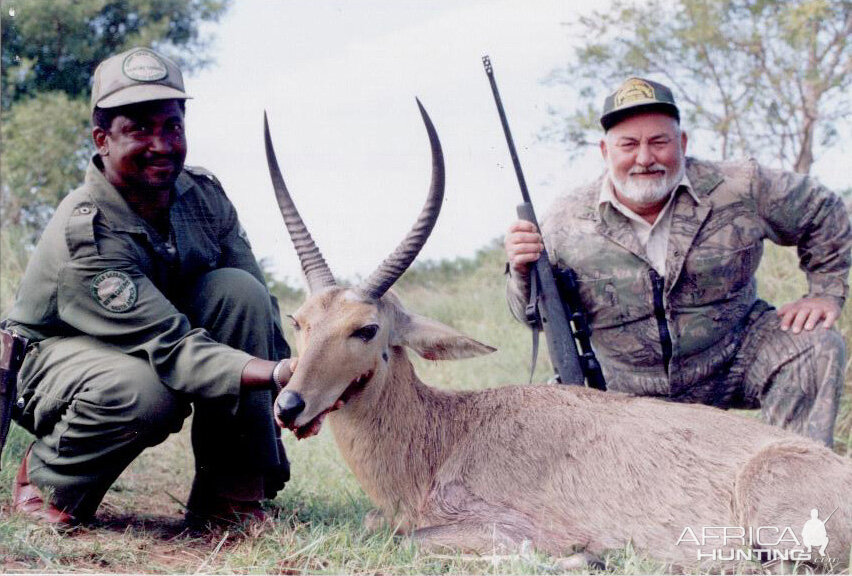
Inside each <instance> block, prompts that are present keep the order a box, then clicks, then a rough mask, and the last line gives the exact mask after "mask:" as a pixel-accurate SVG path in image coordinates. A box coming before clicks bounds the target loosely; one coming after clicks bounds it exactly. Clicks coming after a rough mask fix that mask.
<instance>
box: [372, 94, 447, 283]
mask: <svg viewBox="0 0 852 576" xmlns="http://www.w3.org/2000/svg"><path fill="white" fill-rule="evenodd" d="M417 106H418V107H419V108H420V115H421V116H422V117H423V123H424V124H425V125H426V132H427V133H428V134H429V146H430V147H431V149H432V184H431V185H430V186H429V195H428V196H427V197H426V204H424V206H423V209H422V210H421V211H420V215H419V216H418V217H417V221H416V222H415V223H414V227H413V228H412V229H411V230H410V231H409V232H408V234H407V235H406V236H405V239H404V240H403V241H402V242H401V243H400V244H399V246H397V247H396V250H394V251H393V253H391V255H390V256H388V257H387V258H386V259H385V261H384V262H382V264H381V265H380V266H379V267H378V268H377V269H376V271H375V272H373V273H372V274H371V275H370V277H369V278H367V279H366V280H365V281H364V282H362V283H361V284H360V285H359V286H358V287H357V290H358V291H359V292H360V293H361V294H362V295H363V296H366V297H367V298H370V299H374V300H378V299H379V298H381V297H382V295H383V294H384V293H385V292H387V291H388V289H389V288H390V287H391V286H393V283H394V282H396V281H397V280H398V279H399V277H400V276H402V274H403V272H405V271H406V269H407V268H408V267H409V266H410V265H411V263H412V262H414V259H415V258H416V257H417V254H419V253H420V250H421V248H423V245H424V244H426V240H427V239H428V238H429V234H431V232H432V228H434V227H435V222H437V221H438V215H439V214H440V213H441V203H442V202H443V200H444V155H443V153H442V152H441V143H440V141H438V133H437V132H436V131H435V126H433V125H432V120H431V119H430V118H429V114H427V113H426V109H425V108H423V104H421V103H420V100H419V99H418V100H417Z"/></svg>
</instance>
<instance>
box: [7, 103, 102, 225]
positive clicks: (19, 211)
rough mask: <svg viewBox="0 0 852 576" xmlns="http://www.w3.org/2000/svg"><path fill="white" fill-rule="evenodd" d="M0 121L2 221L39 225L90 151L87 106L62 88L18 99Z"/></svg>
mask: <svg viewBox="0 0 852 576" xmlns="http://www.w3.org/2000/svg"><path fill="white" fill-rule="evenodd" d="M5 116H6V117H5V118H4V120H3V124H2V144H0V150H2V155H3V163H2V165H0V180H1V181H2V183H3V196H2V199H1V200H0V207H2V222H3V224H4V225H10V224H11V225H13V226H22V227H23V228H24V229H26V230H41V229H42V228H44V226H45V225H46V224H47V221H48V220H49V219H50V217H51V216H52V215H53V209H54V207H55V206H56V205H57V204H58V203H59V201H60V200H61V199H62V198H63V197H64V196H65V195H66V194H67V193H68V192H70V191H71V190H73V189H74V188H75V187H76V186H78V185H79V184H80V183H81V181H82V178H83V173H84V172H85V169H86V164H87V162H88V158H89V155H90V154H91V152H92V151H93V147H92V145H91V138H90V135H89V134H90V132H89V109H88V106H87V105H86V103H85V102H84V101H82V100H80V99H72V98H70V97H69V96H68V95H67V94H66V93H64V92H46V93H42V94H39V95H37V96H35V97H33V98H28V99H26V100H22V101H19V102H17V103H16V104H15V105H14V106H12V108H11V109H10V110H9V111H8V113H7V114H6V115H5Z"/></svg>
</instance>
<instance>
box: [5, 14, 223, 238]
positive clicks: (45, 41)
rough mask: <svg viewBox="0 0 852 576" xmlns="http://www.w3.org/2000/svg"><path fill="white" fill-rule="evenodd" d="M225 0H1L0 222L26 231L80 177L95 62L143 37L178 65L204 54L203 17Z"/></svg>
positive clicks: (33, 229)
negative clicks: (0, 133) (0, 158)
mask: <svg viewBox="0 0 852 576" xmlns="http://www.w3.org/2000/svg"><path fill="white" fill-rule="evenodd" d="M227 5H228V0H136V1H129V0H123V1H107V0H73V1H72V0H2V1H0V12H2V18H0V25H2V54H0V59H1V60H0V65H2V70H3V78H2V80H3V82H2V105H0V114H2V143H0V153H2V157H3V162H2V167H0V170H2V171H0V180H2V185H0V191H2V201H0V208H2V212H0V225H2V226H4V227H5V226H16V225H17V226H23V227H25V228H26V229H27V230H28V231H29V232H30V236H31V237H34V236H36V235H37V234H38V232H39V231H40V230H41V229H42V228H43V226H44V224H45V223H46V222H47V220H48V219H49V218H50V216H51V214H52V213H53V208H54V207H55V206H56V204H57V202H58V201H59V200H60V199H61V198H62V197H64V196H65V195H66V194H67V193H68V192H69V191H71V190H72V189H73V188H74V187H76V186H77V185H79V184H80V182H81V180H82V175H83V172H84V170H85V167H86V163H87V160H88V156H89V154H90V153H91V145H90V143H89V114H90V112H89V104H88V98H89V96H88V95H89V86H90V85H91V78H92V73H93V72H94V70H95V67H96V66H97V64H98V62H100V61H101V60H103V59H104V58H106V57H108V56H110V55H112V54H115V53H116V52H120V51H121V50H124V49H127V48H130V47H132V46H137V45H147V46H152V47H154V48H156V49H157V50H159V51H161V52H163V53H165V54H167V55H168V56H170V57H172V58H174V59H175V60H176V61H178V62H179V63H180V64H181V66H182V67H183V69H184V70H194V69H198V68H200V67H203V66H205V65H207V64H208V63H209V60H208V58H207V57H206V49H207V46H208V43H209V40H208V38H206V37H205V36H204V35H203V34H202V31H201V25H202V23H203V22H208V21H217V20H218V19H219V17H220V16H221V15H222V14H223V13H224V11H225V10H226V8H227Z"/></svg>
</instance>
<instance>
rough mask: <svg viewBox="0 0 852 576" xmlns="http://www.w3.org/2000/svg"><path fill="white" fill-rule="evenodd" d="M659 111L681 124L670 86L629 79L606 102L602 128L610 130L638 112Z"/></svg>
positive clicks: (602, 115) (651, 81)
mask: <svg viewBox="0 0 852 576" xmlns="http://www.w3.org/2000/svg"><path fill="white" fill-rule="evenodd" d="M650 111H657V112H662V113H664V114H668V115H669V116H672V117H673V118H675V119H676V120H677V121H678V122H680V110H678V108H677V105H676V104H675V99H674V94H672V91H671V90H670V89H669V87H668V86H664V85H662V84H660V83H658V82H654V81H653V80H645V79H644V78H628V79H627V80H625V81H624V82H623V83H622V84H621V86H619V87H618V90H616V91H615V92H613V93H612V94H610V95H609V96H607V97H606V100H604V107H603V114H601V126H603V129H604V130H605V131H606V130H609V129H610V128H612V127H613V126H615V125H616V124H618V123H619V122H621V121H622V120H624V119H625V118H627V117H628V116H632V115H633V114H636V113H638V112H650Z"/></svg>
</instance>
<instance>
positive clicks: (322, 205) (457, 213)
mask: <svg viewBox="0 0 852 576" xmlns="http://www.w3.org/2000/svg"><path fill="white" fill-rule="evenodd" d="M601 5H602V3H601V0H596V1H586V0H583V1H572V2H567V1H556V0H534V1H529V0H527V1H522V0H497V1H495V0H490V1H486V0H482V1H466V2H459V1H458V0H451V1H450V0H446V1H445V0H430V1H428V2H426V1H423V0H393V1H390V0H366V1H365V0H357V1H353V0H313V1H308V0H303V1H293V0H287V1H285V0H239V1H238V2H234V3H233V4H232V6H231V8H230V10H229V11H228V13H227V14H226V16H225V17H224V18H223V19H222V21H221V22H220V23H219V24H217V25H216V26H215V28H214V30H215V34H216V40H215V42H214V44H213V47H212V48H213V49H212V54H213V56H214V58H215V59H216V64H214V65H213V66H212V67H210V68H209V69H207V70H204V71H201V72H199V73H197V74H194V75H192V76H189V77H187V79H186V83H187V90H188V91H189V92H190V93H191V94H192V95H193V96H195V99H194V100H192V101H191V102H190V103H189V106H188V115H187V130H188V135H189V145H190V148H189V156H188V158H187V163H188V164H194V165H200V166H204V167H205V168H207V169H209V170H211V171H213V172H214V173H215V174H216V175H217V176H218V177H219V179H220V180H221V181H222V183H223V185H224V186H225V189H226V191H227V193H228V195H229V196H230V197H231V199H232V201H233V202H234V204H235V205H236V207H237V210H238V212H239V214H240V219H241V221H242V223H243V225H244V227H245V228H246V230H247V231H248V234H249V238H250V239H251V241H252V244H253V246H254V250H255V253H256V255H257V256H258V257H259V258H270V259H271V260H272V262H273V269H274V270H275V272H276V273H277V274H278V275H279V276H280V277H282V278H285V279H287V280H288V281H289V282H290V283H291V284H294V285H301V283H302V276H301V271H300V268H299V264H298V260H297V258H296V255H295V252H294V250H293V247H292V244H291V243H290V240H289V238H288V237H287V235H286V232H285V229H284V225H283V222H282V220H281V217H280V214H279V212H278V208H277V205H276V203H275V199H274V195H273V191H272V185H271V182H270V179H269V173H268V170H267V167H266V160H265V156H264V149H263V138H262V135H263V132H262V126H263V111H264V110H266V111H267V112H268V114H269V121H270V126H271V132H272V137H273V141H274V143H275V146H276V150H277V153H278V160H279V163H280V165H281V167H282V170H283V172H284V177H285V180H286V181H287V184H288V187H289V189H290V192H291V194H292V196H293V198H294V200H295V202H296V204H297V206H298V208H299V210H300V212H301V213H302V215H303V217H304V219H305V221H306V223H307V225H308V227H309V229H310V231H311V232H312V234H313V236H314V238H315V239H316V240H317V243H318V244H319V247H320V249H321V250H322V252H323V254H324V256H325V258H326V260H327V261H328V262H329V264H330V266H331V267H332V270H333V271H334V273H335V274H336V275H337V276H339V277H346V278H354V277H356V276H358V275H360V276H366V275H368V274H369V273H370V272H371V271H372V270H373V269H374V268H375V267H376V266H377V265H378V263H379V262H380V261H381V260H382V259H383V258H384V257H385V256H387V254H389V253H390V251H391V250H393V248H394V247H395V246H396V244H397V243H398V242H399V241H400V240H401V239H402V237H403V236H404V235H405V233H406V232H407V230H408V229H409V227H410V226H411V224H412V223H413V221H414V219H415V218H416V216H417V214H418V213H419V210H420V207H421V205H422V202H423V200H424V199H425V195H426V191H427V189H428V185H429V174H430V168H431V166H430V156H429V147H428V140H427V138H426V133H425V130H424V129H423V125H422V122H421V120H420V116H419V114H418V112H417V107H416V104H415V100H414V99H415V96H416V97H419V98H420V100H421V101H422V102H423V104H424V106H425V107H426V109H427V110H428V112H429V114H430V116H431V117H432V120H433V122H434V124H435V127H436V128H437V131H438V134H439V136H440V139H441V143H442V145H443V149H444V157H445V162H446V173H447V178H446V182H447V184H446V195H445V199H444V207H443V210H442V213H441V217H440V219H439V220H438V224H437V226H436V227H435V230H434V232H433V233H432V236H431V238H430V239H429V242H428V243H427V245H426V247H425V249H424V250H423V252H422V253H421V256H420V258H421V259H424V258H432V259H440V258H452V257H455V256H471V255H473V254H474V253H475V252H476V250H477V249H479V248H481V247H483V246H484V245H486V244H487V243H488V242H489V241H491V240H492V239H494V238H496V237H497V236H499V235H501V234H502V233H503V232H504V231H505V229H506V227H507V226H508V224H509V223H510V222H511V221H512V220H514V218H515V206H516V204H517V203H518V202H519V197H520V193H519V191H518V186H517V182H516V180H515V176H514V172H513V170H512V167H511V162H510V160H509V155H508V152H507V148H506V144H505V140H504V138H503V134H502V131H501V128H500V123H499V119H498V117H497V113H496V109H495V106H494V102H493V100H492V96H491V91H490V88H489V85H488V81H487V78H486V76H485V74H484V72H483V69H482V63H481V57H482V55H484V54H489V55H490V56H491V59H492V63H493V65H494V71H495V75H496V78H497V82H498V84H499V86H500V91H501V94H502V97H503V103H504V106H505V108H506V112H507V115H508V117H509V121H510V123H511V126H512V131H513V134H514V137H515V142H516V145H517V147H518V150H519V155H520V157H521V163H522V165H523V168H524V171H525V174H526V178H527V182H528V184H529V187H530V193H531V195H532V198H533V202H534V203H535V205H536V207H537V211H538V212H539V214H541V213H542V212H543V211H544V210H545V208H546V207H547V206H548V205H549V204H550V203H551V202H552V201H553V199H554V198H555V197H556V196H557V195H558V194H559V193H560V192H562V191H564V190H566V189H570V188H571V187H572V186H574V185H576V184H579V183H581V182H583V181H585V180H588V179H591V178H593V177H595V176H596V175H597V174H598V173H599V172H600V171H601V170H602V168H603V164H602V163H601V161H600V160H599V154H598V153H597V151H596V150H590V151H589V152H588V153H587V154H586V155H585V156H582V157H580V158H579V159H577V160H574V161H572V162H570V163H569V162H568V159H567V157H566V154H565V151H564V150H563V149H560V148H559V147H558V146H557V145H553V144H544V143H541V142H539V141H538V140H537V134H538V133H539V132H540V131H541V129H542V127H543V126H544V125H545V124H546V123H547V121H548V117H547V110H548V107H549V106H554V105H560V106H563V107H565V108H566V109H570V107H571V106H572V102H569V101H567V100H566V98H567V95H566V91H565V90H560V89H559V88H554V87H547V86H544V85H542V84H541V80H542V78H543V77H545V76H546V75H547V74H548V72H550V71H551V70H552V69H553V68H554V67H556V66H558V65H560V64H562V63H564V62H565V61H566V60H567V59H569V58H570V56H571V53H572V51H571V46H572V45H571V40H570V38H569V33H568V30H567V29H566V27H565V26H564V23H565V22H569V21H573V20H574V19H576V17H577V15H578V14H580V13H583V12H588V11H590V10H591V9H594V8H596V7H597V8H600V7H601ZM690 146H691V150H690V151H691V152H698V153H700V152H701V151H702V146H701V144H700V142H695V139H693V140H692V141H691V142H690ZM846 152H848V151H844V150H843V149H841V148H839V147H838V149H837V150H835V151H834V152H833V153H832V154H831V155H829V157H828V158H826V159H823V161H821V162H820V163H819V164H818V165H817V166H816V169H815V173H816V174H817V175H818V176H820V178H821V179H822V180H823V181H824V182H825V183H826V184H828V185H830V186H835V187H847V186H852V178H850V177H849V176H848V175H847V174H841V170H840V169H839V166H842V162H841V161H840V160H841V159H842V157H843V156H842V154H844V153H846ZM830 166H835V167H836V168H835V169H834V170H833V171H832V170H831V169H830V168H828V167H830Z"/></svg>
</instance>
